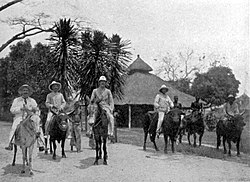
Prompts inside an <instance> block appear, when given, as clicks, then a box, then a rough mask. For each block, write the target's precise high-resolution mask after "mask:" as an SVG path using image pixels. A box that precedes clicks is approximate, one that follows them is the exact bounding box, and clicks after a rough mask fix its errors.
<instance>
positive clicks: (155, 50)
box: [0, 0, 250, 95]
mask: <svg viewBox="0 0 250 182" xmlns="http://www.w3.org/2000/svg"><path fill="white" fill-rule="evenodd" d="M5 2H8V0H1V2H0V5H2V4H4V3H5ZM41 12H43V13H45V14H48V15H50V18H49V20H50V21H52V22H54V21H56V20H58V19H59V18H63V17H66V18H72V19H74V18H78V19H81V20H84V21H85V22H88V23H86V24H85V26H89V27H91V28H94V29H99V30H102V31H104V32H105V33H106V34H107V35H108V36H111V35H112V34H115V33H117V34H119V35H120V36H121V37H122V38H123V39H124V40H131V49H130V50H131V52H132V54H133V56H132V60H134V59H136V57H137V55H138V54H139V55H140V57H141V58H142V59H143V60H144V61H145V62H146V63H148V64H149V65H150V66H151V67H152V68H153V69H154V70H157V69H158V68H159V66H160V65H161V64H160V61H159V60H162V58H163V57H164V56H166V55H167V53H168V52H170V53H172V54H177V53H178V52H180V51H181V52H186V51H187V50H193V51H194V58H193V59H194V63H195V57H196V56H197V55H204V54H205V55H219V56H220V57H225V60H224V62H225V64H226V65H228V66H229V67H230V68H231V69H232V70H233V73H234V74H235V76H236V79H238V80H239V81H240V82H241V85H240V88H239V90H240V93H239V94H242V93H244V92H245V93H246V94H248V95H250V85H249V81H248V80H249V77H250V76H249V71H250V64H249V2H248V0H220V1H218V0H188V1H187V0H122V1H121V0H24V3H19V4H16V5H14V6H13V7H11V8H8V9H6V10H5V11H3V12H1V13H0V18H1V20H4V19H6V18H8V17H20V16H23V17H30V16H32V15H34V14H38V13H41ZM0 24H1V33H0V43H3V42H5V41H7V40H8V38H10V37H11V36H13V35H14V34H15V33H16V32H18V31H19V30H20V29H18V28H13V27H10V26H9V25H6V24H4V23H0ZM47 37H48V35H46V34H43V35H37V36H34V37H32V38H30V39H31V41H32V43H33V44H35V43H36V42H43V43H48V42H47V41H46V40H45V39H46V38H47ZM8 52H9V49H6V50H5V51H3V52H2V53H0V57H3V56H5V55H7V54H8ZM155 59H157V60H158V61H155Z"/></svg>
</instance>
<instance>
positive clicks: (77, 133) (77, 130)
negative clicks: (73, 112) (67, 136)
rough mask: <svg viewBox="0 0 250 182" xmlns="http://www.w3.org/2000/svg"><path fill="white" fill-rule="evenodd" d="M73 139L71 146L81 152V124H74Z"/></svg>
mask: <svg viewBox="0 0 250 182" xmlns="http://www.w3.org/2000/svg"><path fill="white" fill-rule="evenodd" d="M71 133H72V134H71V135H72V138H71V140H70V145H71V146H75V147H76V149H77V151H80V150H81V126H80V123H76V124H72V131H71Z"/></svg>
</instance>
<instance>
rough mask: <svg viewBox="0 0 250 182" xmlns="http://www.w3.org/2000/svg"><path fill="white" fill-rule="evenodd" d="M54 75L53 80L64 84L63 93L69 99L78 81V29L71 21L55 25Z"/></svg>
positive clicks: (63, 21)
mask: <svg viewBox="0 0 250 182" xmlns="http://www.w3.org/2000/svg"><path fill="white" fill-rule="evenodd" d="M50 41H51V44H50V47H51V53H52V57H53V68H54V70H55V71H54V74H53V76H52V78H53V79H54V80H58V81H59V82H60V83H61V84H62V92H63V94H64V96H65V98H67V96H69V95H71V92H72V88H71V87H70V86H73V87H74V86H76V82H77V80H78V74H77V73H78V68H79V67H78V65H79V64H78V59H77V57H78V50H77V44H78V41H77V29H76V28H74V25H73V24H72V22H71V20H70V19H68V20H67V19H60V20H59V22H56V23H55V32H54V33H53V34H52V35H51V37H50Z"/></svg>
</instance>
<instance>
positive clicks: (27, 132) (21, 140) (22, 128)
mask: <svg viewBox="0 0 250 182" xmlns="http://www.w3.org/2000/svg"><path fill="white" fill-rule="evenodd" d="M39 123H40V118H39V116H38V115H36V114H31V115H28V116H27V117H26V118H25V119H24V120H23V121H21V123H20V124H19V125H18V126H17V129H16V131H15V134H14V158H13V162H12V166H15V162H16V153H17V146H20V148H21V149H22V154H23V168H22V170H21V173H25V161H26V163H27V166H29V174H30V175H33V171H32V153H33V149H34V143H35V141H36V139H37V138H38V137H39V135H40V132H39V130H40V126H39ZM27 155H29V160H28V158H27Z"/></svg>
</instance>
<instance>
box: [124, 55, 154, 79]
mask: <svg viewBox="0 0 250 182" xmlns="http://www.w3.org/2000/svg"><path fill="white" fill-rule="evenodd" d="M128 71H129V74H132V73H134V72H146V73H148V72H150V71H153V69H152V68H151V67H150V66H149V65H148V64H147V63H145V62H144V61H143V60H142V59H141V58H140V55H137V59H136V60H135V61H134V62H133V63H132V64H131V65H129V67H128Z"/></svg>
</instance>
